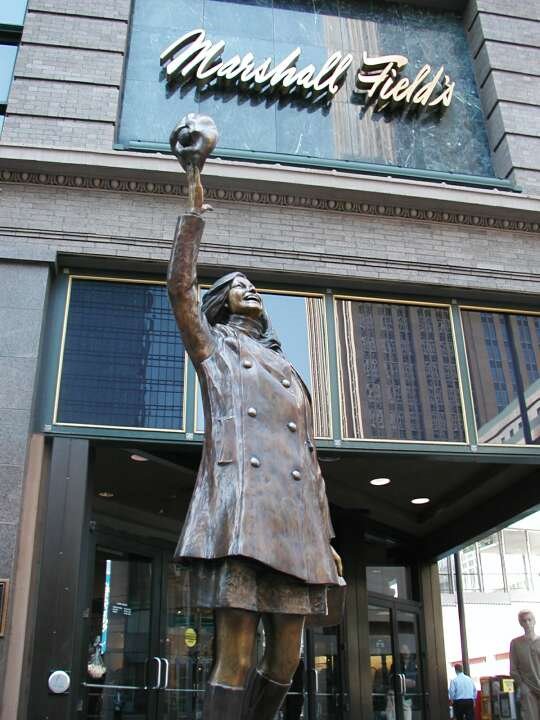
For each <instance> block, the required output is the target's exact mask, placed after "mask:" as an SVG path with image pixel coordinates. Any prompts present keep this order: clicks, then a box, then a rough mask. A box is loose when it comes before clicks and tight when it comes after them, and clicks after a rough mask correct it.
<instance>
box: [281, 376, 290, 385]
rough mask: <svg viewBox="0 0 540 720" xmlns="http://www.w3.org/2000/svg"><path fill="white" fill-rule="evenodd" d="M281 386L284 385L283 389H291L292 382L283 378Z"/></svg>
mask: <svg viewBox="0 0 540 720" xmlns="http://www.w3.org/2000/svg"><path fill="white" fill-rule="evenodd" d="M281 384H282V385H283V387H291V381H290V380H287V378H283V380H282V381H281Z"/></svg>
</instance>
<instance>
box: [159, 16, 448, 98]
mask: <svg viewBox="0 0 540 720" xmlns="http://www.w3.org/2000/svg"><path fill="white" fill-rule="evenodd" d="M205 37H206V33H205V31H204V30H201V29H197V30H191V31H190V32H187V33H186V34H185V35H182V37H180V38H178V39H177V40H175V41H174V42H173V43H171V45H169V47H168V48H166V49H165V50H164V51H163V52H162V53H161V56H160V62H161V65H164V66H165V72H166V77H167V81H168V82H171V83H172V82H187V81H188V80H190V79H191V80H195V81H197V82H199V83H204V84H205V83H210V82H211V81H213V80H216V79H221V80H222V81H223V82H225V83H227V82H228V83H235V84H237V85H238V87H239V88H242V89H248V88H249V89H251V90H252V91H255V92H260V93H263V92H265V91H267V90H268V91H276V92H279V93H281V94H285V95H286V94H289V93H290V94H292V93H295V95H300V96H302V95H304V96H306V99H307V98H308V97H310V96H311V97H320V96H321V95H322V94H328V95H329V96H330V98H332V97H333V96H334V95H335V94H336V93H337V92H338V90H339V89H340V88H341V87H342V85H343V82H344V79H345V76H346V74H347V72H348V71H349V69H350V67H351V65H352V64H353V62H354V58H353V56H352V55H351V54H350V53H346V54H344V53H341V52H339V51H338V52H334V53H332V54H331V55H330V57H329V58H328V59H327V60H326V62H325V63H324V64H323V65H322V67H320V68H317V67H315V65H312V64H310V65H306V66H305V67H298V65H299V60H300V56H301V54H302V51H301V49H300V48H296V49H295V50H293V51H292V52H291V53H289V54H288V55H287V56H286V57H285V58H283V60H281V61H280V62H276V63H274V62H273V60H272V58H266V60H264V61H263V62H262V63H260V64H258V65H256V64H255V57H254V55H253V54H252V53H250V52H248V53H246V55H244V56H243V57H240V55H233V57H231V58H229V59H227V60H223V59H222V53H223V51H224V50H225V42H224V41H223V40H220V41H219V42H216V43H212V42H211V41H210V40H206V39H205ZM408 62H409V61H408V59H407V58H406V57H405V56H404V55H381V56H379V57H368V56H367V55H366V53H365V52H364V53H363V58H362V66H361V68H360V69H359V70H358V71H357V73H356V85H357V92H359V93H366V94H367V97H368V98H369V99H370V100H373V102H375V103H376V107H377V109H378V110H382V109H383V108H384V107H386V106H387V105H390V104H396V105H402V104H406V105H411V106H418V107H424V108H435V107H439V108H442V107H448V106H449V105H450V102H451V101H452V94H453V92H454V85H455V83H454V82H452V81H451V80H450V77H449V76H448V75H446V74H445V72H444V67H440V68H439V70H438V71H437V72H436V73H434V74H433V73H432V69H431V66H430V65H424V66H423V67H422V68H420V70H419V72H418V74H417V75H416V77H415V78H413V79H409V78H407V77H402V76H401V75H400V73H401V71H402V70H403V69H404V68H405V67H406V65H407V64H408Z"/></svg>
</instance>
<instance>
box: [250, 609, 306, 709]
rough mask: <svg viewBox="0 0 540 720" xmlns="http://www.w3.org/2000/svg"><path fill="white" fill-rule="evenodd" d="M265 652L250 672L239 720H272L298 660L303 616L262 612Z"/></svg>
mask: <svg viewBox="0 0 540 720" xmlns="http://www.w3.org/2000/svg"><path fill="white" fill-rule="evenodd" d="M263 624H264V635H265V651H264V657H263V659H262V662H261V663H260V665H259V667H257V668H256V669H255V670H254V671H253V672H252V673H251V675H250V679H249V683H248V687H247V689H246V698H245V705H244V715H243V720H273V718H274V715H275V714H276V713H277V711H278V710H279V708H280V707H281V704H282V702H283V700H284V699H285V695H286V694H287V692H288V690H289V688H290V686H291V682H292V677H293V675H294V672H295V670H296V668H297V667H298V663H299V661H300V649H301V643H302V631H303V629H304V616H303V615H287V614H277V613H272V614H265V615H263Z"/></svg>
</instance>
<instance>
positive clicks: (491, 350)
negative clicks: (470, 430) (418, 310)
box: [462, 308, 540, 445]
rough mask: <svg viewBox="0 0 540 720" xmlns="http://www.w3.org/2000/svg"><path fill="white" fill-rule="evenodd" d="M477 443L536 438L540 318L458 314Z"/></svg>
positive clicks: (520, 442)
mask: <svg viewBox="0 0 540 720" xmlns="http://www.w3.org/2000/svg"><path fill="white" fill-rule="evenodd" d="M462 318H463V329H464V332H465V341H466V346H467V359H468V363H469V372H470V377H471V383H472V391H473V397H474V406H475V415H476V423H477V427H478V440H479V442H481V443H495V444H510V445H523V444H528V443H538V442H539V440H540V317H537V316H534V315H517V314H510V313H503V312H486V311H481V310H473V309H471V308H467V309H464V310H462Z"/></svg>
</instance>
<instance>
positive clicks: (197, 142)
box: [170, 113, 219, 175]
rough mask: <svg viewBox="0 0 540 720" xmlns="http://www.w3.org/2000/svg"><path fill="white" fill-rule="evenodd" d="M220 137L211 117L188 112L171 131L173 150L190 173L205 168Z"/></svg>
mask: <svg viewBox="0 0 540 720" xmlns="http://www.w3.org/2000/svg"><path fill="white" fill-rule="evenodd" d="M218 138H219V134H218V131H217V128H216V125H215V123H214V121H213V120H212V118H211V117H208V115H197V114H196V113H188V115H186V116H185V117H184V118H182V120H180V122H179V123H178V125H177V126H176V127H175V128H174V130H173V131H172V133H171V137H170V143H171V150H172V151H173V154H174V155H176V157H177V158H178V160H179V161H180V164H181V165H182V167H183V168H184V170H185V171H186V173H188V175H190V174H191V173H192V172H193V170H195V169H197V170H199V172H200V171H201V170H202V169H203V166H204V163H205V162H206V158H207V157H208V156H209V155H210V153H211V152H212V150H213V149H214V148H215V147H216V144H217V141H218Z"/></svg>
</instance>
